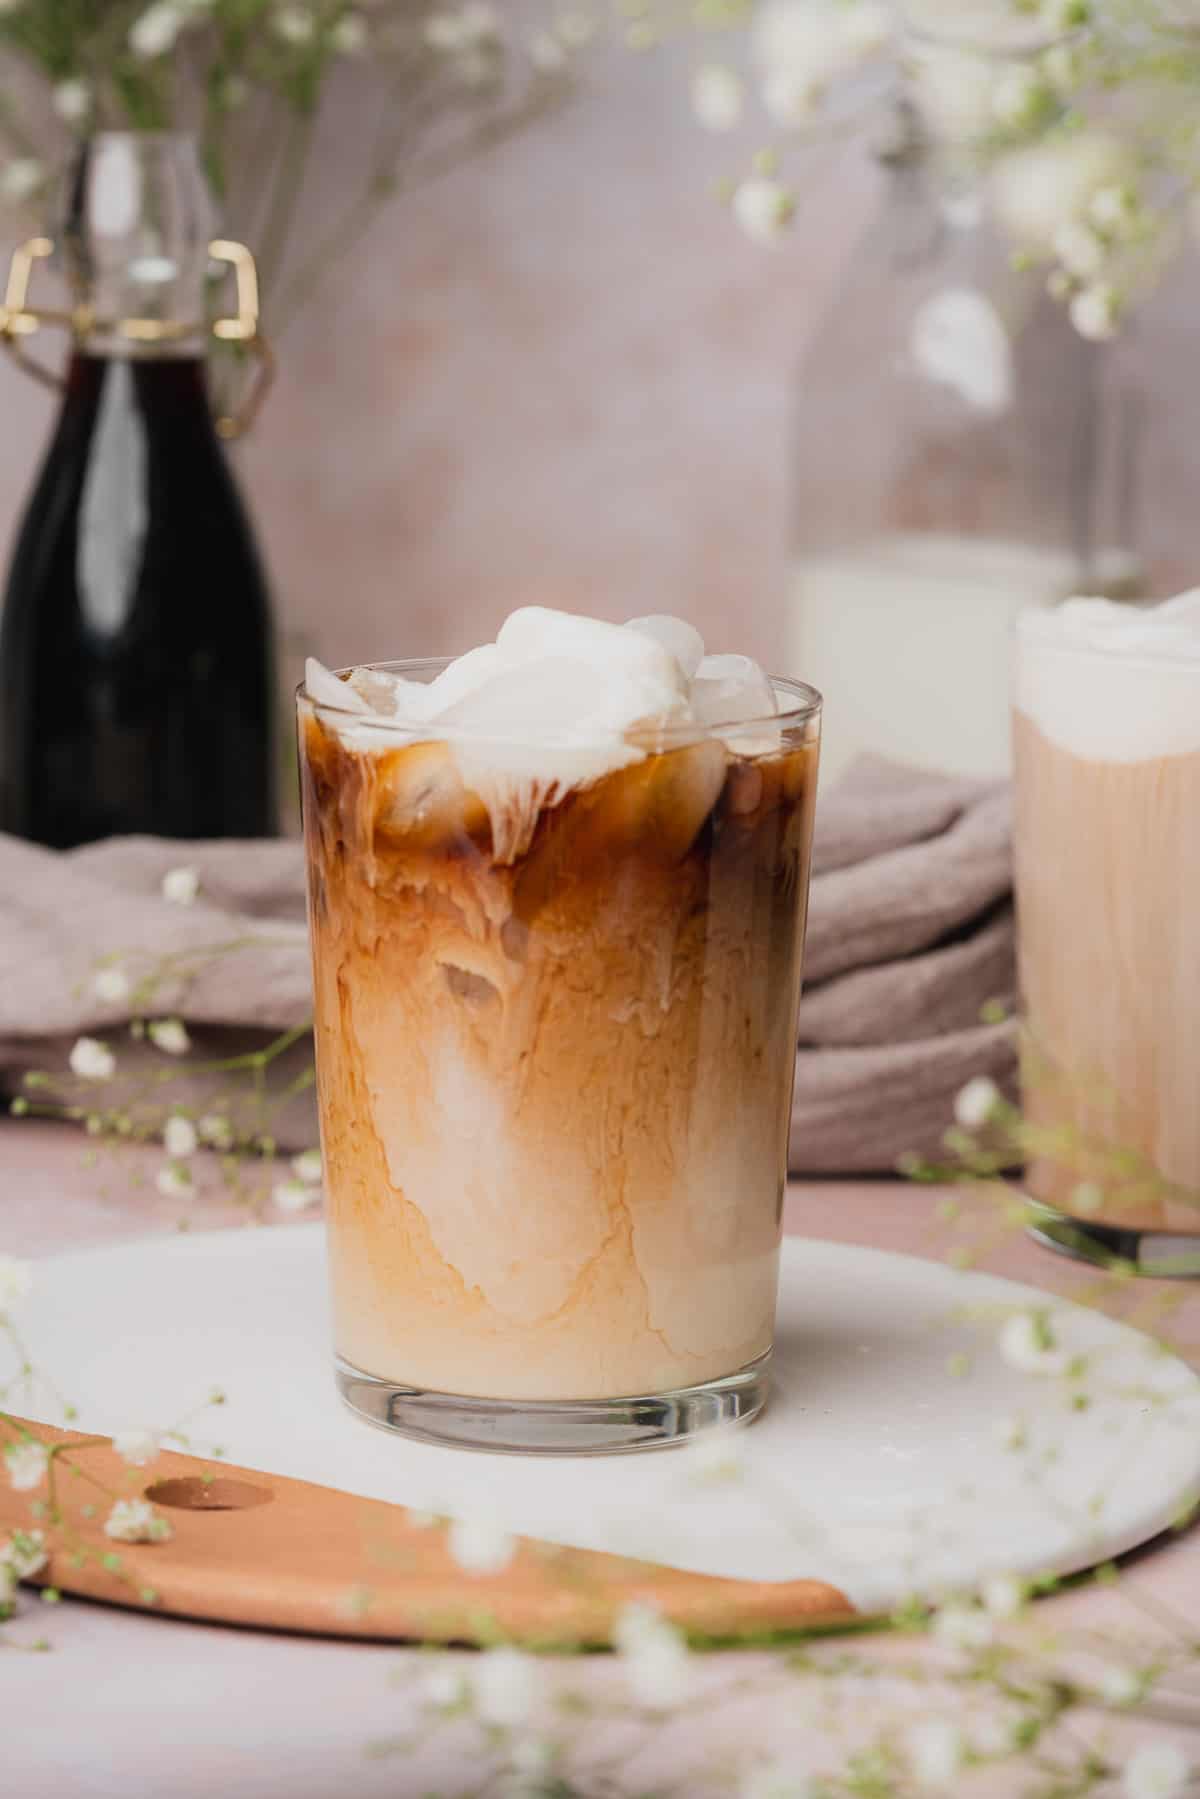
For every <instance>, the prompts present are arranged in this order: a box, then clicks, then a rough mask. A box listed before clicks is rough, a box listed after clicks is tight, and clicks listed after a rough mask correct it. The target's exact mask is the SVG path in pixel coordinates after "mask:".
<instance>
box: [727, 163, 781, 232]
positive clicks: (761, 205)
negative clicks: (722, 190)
mask: <svg viewBox="0 0 1200 1799" xmlns="http://www.w3.org/2000/svg"><path fill="white" fill-rule="evenodd" d="M794 210H795V201H794V199H793V196H792V194H791V192H790V191H789V189H787V188H786V187H784V186H783V185H782V183H781V182H778V181H773V180H772V179H771V178H770V176H768V175H749V176H747V178H746V179H745V181H739V183H738V185H737V187H736V188H735V189H734V190H733V216H734V218H735V219H736V220H737V222H738V224H739V225H740V226H741V228H742V230H743V231H744V232H745V233H746V236H747V237H752V238H753V239H754V241H755V243H759V244H768V245H774V244H777V243H778V242H779V241H780V239H781V238H782V237H783V234H784V232H785V230H786V229H787V226H788V224H789V222H790V220H791V217H792V213H793V212H794Z"/></svg>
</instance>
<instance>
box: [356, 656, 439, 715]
mask: <svg viewBox="0 0 1200 1799" xmlns="http://www.w3.org/2000/svg"><path fill="white" fill-rule="evenodd" d="M346 685H347V687H352V688H353V689H354V691H355V693H357V694H358V695H359V696H360V697H361V698H362V699H363V700H365V701H366V704H367V710H368V711H369V712H373V713H374V714H375V716H376V717H377V718H407V717H409V716H411V714H412V709H413V708H414V707H419V706H420V703H421V702H420V697H419V696H420V695H421V694H423V693H424V692H425V689H424V687H423V686H422V685H421V683H420V682H419V681H406V680H404V679H403V677H402V676H400V675H389V674H387V673H386V672H385V671H384V670H383V669H379V668H356V669H354V670H353V671H352V672H351V673H350V675H349V676H348V677H347V680H346ZM408 689H411V690H412V697H411V699H410V697H409V694H408Z"/></svg>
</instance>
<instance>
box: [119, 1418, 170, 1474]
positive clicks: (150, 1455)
mask: <svg viewBox="0 0 1200 1799" xmlns="http://www.w3.org/2000/svg"><path fill="white" fill-rule="evenodd" d="M112 1446H113V1448H114V1449H115V1450H116V1452H117V1454H118V1455H119V1456H120V1457H121V1459H122V1461H126V1462H128V1463H129V1465H130V1467H131V1468H144V1467H145V1466H146V1464H147V1462H152V1461H153V1460H154V1458H155V1457H156V1456H157V1455H158V1453H159V1450H160V1449H161V1448H162V1438H161V1437H160V1436H159V1433H158V1432H157V1431H156V1430H147V1429H146V1428H145V1427H144V1426H140V1425H139V1426H135V1427H134V1428H133V1429H131V1430H119V1431H117V1433H116V1434H115V1436H114V1437H113V1440H112Z"/></svg>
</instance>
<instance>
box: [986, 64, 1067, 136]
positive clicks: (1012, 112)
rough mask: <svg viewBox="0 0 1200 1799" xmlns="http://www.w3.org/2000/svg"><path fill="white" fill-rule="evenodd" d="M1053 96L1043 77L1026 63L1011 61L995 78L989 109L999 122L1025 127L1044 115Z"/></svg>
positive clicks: (1019, 128)
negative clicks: (1010, 65)
mask: <svg viewBox="0 0 1200 1799" xmlns="http://www.w3.org/2000/svg"><path fill="white" fill-rule="evenodd" d="M1051 99H1052V96H1051V94H1050V91H1049V89H1048V87H1047V85H1046V83H1045V82H1044V81H1043V80H1042V78H1041V77H1040V76H1039V75H1038V74H1037V72H1036V71H1035V70H1033V69H1031V68H1029V67H1028V65H1027V64H1025V63H1014V64H1013V65H1012V67H1011V68H1007V69H1004V70H1003V71H1002V72H1001V73H1000V74H999V75H998V76H997V78H996V80H995V82H994V84H993V86H992V93H991V102H992V113H993V115H994V116H995V118H996V119H998V120H999V122H1000V124H1001V125H1007V126H1008V127H1009V129H1010V130H1013V131H1027V130H1029V129H1031V128H1032V127H1033V126H1034V125H1036V124H1038V123H1039V122H1040V120H1041V119H1042V118H1043V117H1044V115H1045V113H1046V111H1047V109H1048V107H1049V105H1050V102H1051Z"/></svg>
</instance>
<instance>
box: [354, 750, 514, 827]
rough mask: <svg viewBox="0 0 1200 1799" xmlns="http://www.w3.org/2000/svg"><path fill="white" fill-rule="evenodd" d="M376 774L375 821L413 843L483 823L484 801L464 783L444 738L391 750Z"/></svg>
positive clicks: (381, 761)
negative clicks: (435, 741) (440, 741)
mask: <svg viewBox="0 0 1200 1799" xmlns="http://www.w3.org/2000/svg"><path fill="white" fill-rule="evenodd" d="M378 778H379V788H378V792H379V801H378V804H377V806H376V810H375V822H376V825H377V826H378V828H379V829H381V830H384V831H386V832H388V834H389V835H390V836H393V837H403V838H404V840H405V842H406V844H408V845H410V846H411V847H426V848H430V847H433V846H434V845H438V844H444V843H448V842H450V841H452V840H453V839H454V838H455V837H459V836H462V835H464V834H466V833H475V832H480V831H482V829H483V827H484V824H485V822H486V816H485V813H484V809H483V805H482V802H481V801H480V799H479V797H478V795H476V794H474V793H471V792H469V791H468V790H467V788H466V787H465V786H464V785H463V779H462V775H461V774H460V773H459V770H458V766H457V764H456V762H455V759H454V756H453V753H452V752H451V750H450V749H449V747H448V746H447V745H446V744H444V743H412V744H408V745H407V746H406V747H405V748H403V749H393V750H392V752H391V754H390V755H388V756H386V757H384V758H381V760H380V764H379V777H378Z"/></svg>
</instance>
